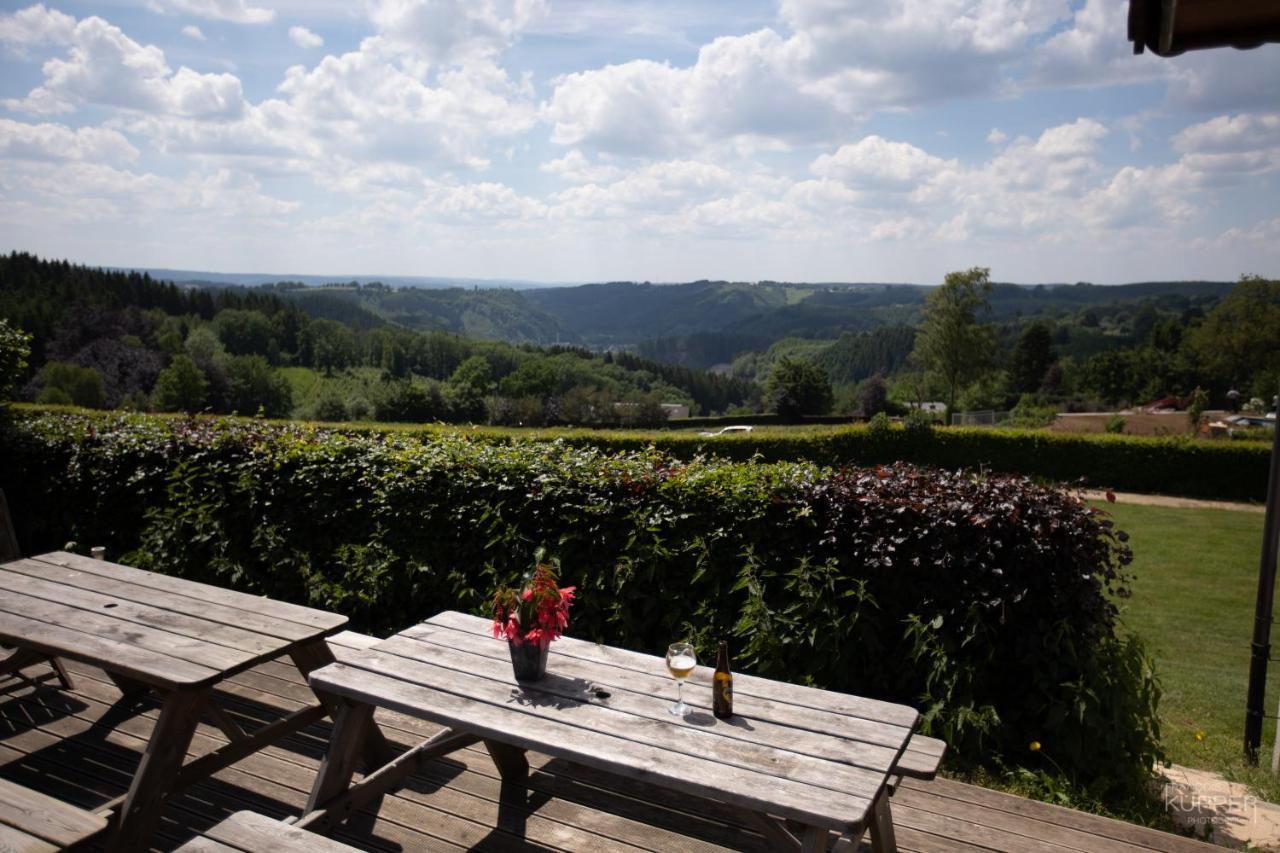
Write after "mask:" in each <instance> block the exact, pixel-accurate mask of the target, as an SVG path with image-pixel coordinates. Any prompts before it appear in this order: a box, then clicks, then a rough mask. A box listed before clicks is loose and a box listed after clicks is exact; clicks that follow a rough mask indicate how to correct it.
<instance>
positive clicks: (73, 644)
mask: <svg viewBox="0 0 1280 853" xmlns="http://www.w3.org/2000/svg"><path fill="white" fill-rule="evenodd" d="M9 602H10V599H9V597H8V596H6V597H5V598H4V599H0V608H4V607H6V606H8V605H9ZM0 641H3V642H8V643H13V644H19V643H20V644H21V645H23V646H25V647H27V648H32V649H35V650H36V651H39V652H44V653H45V654H50V655H59V656H61V657H66V658H73V659H76V660H83V661H87V662H89V663H102V664H105V665H107V666H110V667H111V668H112V669H113V670H114V671H116V672H119V673H122V674H124V675H128V676H130V677H133V678H138V679H141V680H143V681H146V682H148V683H149V684H154V685H157V686H159V687H164V688H174V687H181V686H191V685H199V684H209V683H211V682H213V681H216V680H217V679H218V678H219V677H220V675H221V673H220V672H219V671H218V670H216V669H212V668H210V667H207V666H201V665H199V664H195V663H191V662H190V661H186V660H182V659H180V658H175V657H171V656H169V655H167V654H163V653H161V652H158V651H152V650H150V649H146V648H142V647H141V646H138V645H135V644H133V643H129V642H126V641H123V640H120V639H115V638H113V637H107V636H98V635H97V634H96V633H86V632H84V631H77V630H74V629H72V628H67V627H63V626H61V625H54V624H51V623H49V622H42V621H39V620H37V619H31V618H28V617H26V616H20V615H18V614H16V613H12V612H9V611H8V610H4V609H0Z"/></svg>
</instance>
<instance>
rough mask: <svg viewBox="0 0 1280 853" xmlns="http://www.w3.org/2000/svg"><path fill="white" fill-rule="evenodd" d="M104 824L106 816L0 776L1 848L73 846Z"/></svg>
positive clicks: (24, 851)
mask: <svg viewBox="0 0 1280 853" xmlns="http://www.w3.org/2000/svg"><path fill="white" fill-rule="evenodd" d="M106 828H107V819H106V818H104V817H103V816H102V815H98V814H94V813H93V812H90V811H85V810H84V809H78V808H76V807H75V806H73V805H69V804H67V803H64V802H62V800H55V799H54V798H53V797H50V796H48V795H46V794H42V793H40V792H39V791H33V790H31V789H30V788H24V787H23V786H21V785H19V784H17V783H15V782H10V781H9V780H7V779H0V850H4V851H6V853H9V851H17V853H46V851H49V853H51V851H54V850H65V849H67V848H70V847H75V846H76V845H77V844H80V843H81V842H83V841H86V840H88V839H90V838H92V837H94V836H95V835H97V834H98V833H100V832H102V831H103V830H105V829H106Z"/></svg>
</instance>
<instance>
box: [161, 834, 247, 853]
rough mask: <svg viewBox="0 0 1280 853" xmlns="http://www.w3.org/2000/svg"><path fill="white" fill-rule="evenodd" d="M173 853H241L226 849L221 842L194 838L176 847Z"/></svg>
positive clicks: (237, 850)
mask: <svg viewBox="0 0 1280 853" xmlns="http://www.w3.org/2000/svg"><path fill="white" fill-rule="evenodd" d="M174 853H241V851H240V850H239V849H238V848H236V847H228V846H227V845H226V844H223V843H222V842H221V841H214V840H213V839H212V838H204V837H202V836H196V837H195V838H193V839H191V840H190V841H188V842H187V843H186V844H183V845H182V846H181V847H178V848H177V849H176V850H175V851H174Z"/></svg>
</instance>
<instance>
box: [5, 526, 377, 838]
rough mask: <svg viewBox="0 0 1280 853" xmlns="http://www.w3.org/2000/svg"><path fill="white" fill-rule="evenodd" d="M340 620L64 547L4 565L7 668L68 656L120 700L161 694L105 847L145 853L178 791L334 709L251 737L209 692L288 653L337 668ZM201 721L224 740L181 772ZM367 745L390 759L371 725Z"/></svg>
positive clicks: (309, 664) (311, 711)
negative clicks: (116, 690) (109, 683)
mask: <svg viewBox="0 0 1280 853" xmlns="http://www.w3.org/2000/svg"><path fill="white" fill-rule="evenodd" d="M346 623H347V619H346V617H345V616H339V615H336V614H333V613H325V612H324V611H321V610H313V609H311V608H308V607H301V606H298V605H296V604H288V603H285V602H281V601H273V600H271V599H269V598H263V597H260V596H254V595H248V594H245V593H241V592H234V591H232V590H229V589H223V588H220V587H215V586H210V585H207V584H202V583H196V582H194V581H189V580H183V579H181V578H175V577H171V576H168V575H161V574H156V573H154V572H147V571H142V570H140V569H135V568H130V567H128V566H121V565H117V564H115V563H109V562H106V561H105V560H95V559H90V558H87V557H81V556H78V555H76V554H70V553H66V552H63V551H56V552H53V553H50V554H42V555H39V556H36V557H31V558H28V559H22V560H13V561H11V562H7V563H3V564H0V643H3V644H5V645H10V646H15V647H16V648H17V651H16V652H15V653H14V657H15V658H16V660H11V661H10V662H9V663H8V664H7V665H8V666H9V668H12V666H13V665H15V664H16V665H25V663H24V661H26V660H28V659H35V660H39V659H40V656H41V655H54V656H58V657H66V658H73V659H76V660H81V661H85V662H87V663H90V664H93V665H95V666H98V667H101V668H102V669H103V670H105V671H106V672H107V673H108V675H110V676H111V678H112V680H113V681H115V682H116V684H117V685H118V686H119V687H120V689H121V690H122V691H123V692H124V693H125V694H126V699H129V698H136V697H138V696H141V695H143V694H145V693H147V692H149V691H156V692H157V693H159V694H160V695H161V696H162V697H163V705H162V708H161V711H160V716H159V719H158V721H157V722H156V726H155V729H154V730H153V732H152V734H151V738H150V740H149V742H148V744H147V747H146V750H145V752H144V753H143V756H142V760H141V762H140V763H139V765H138V769H137V773H136V774H135V776H134V778H133V783H132V785H131V786H130V788H129V791H128V793H127V794H125V795H124V796H123V797H120V798H118V799H117V800H114V801H112V802H110V803H107V804H105V805H104V806H103V807H102V809H101V810H100V811H101V812H104V813H106V812H112V813H113V814H112V817H114V818H115V820H116V824H115V827H114V831H113V833H112V835H111V837H110V840H109V843H108V849H109V850H112V851H123V850H128V851H133V850H141V849H146V847H147V842H148V841H149V839H150V838H151V835H152V833H153V832H154V830H155V827H156V824H157V822H158V821H159V819H160V811H161V809H162V808H163V806H164V803H165V801H166V799H167V798H168V797H169V795H170V794H172V793H173V792H174V791H175V790H177V789H179V788H182V787H185V786H186V785H189V784H191V783H192V782H196V781H199V780H201V779H204V778H206V777H208V776H209V775H210V774H212V773H215V772H217V771H218V770H220V769H222V768H223V767H226V766H227V765H229V764H232V763H233V762H235V761H238V760H240V759H241V758H243V757H245V756H246V755H249V754H250V753H253V752H256V751H257V750H259V749H262V748H263V747H264V746H267V745H268V744H270V743H273V742H275V741H277V740H279V739H280V738H282V737H284V736H285V735H287V734H289V733H290V732H293V731H296V730H298V729H300V728H302V727H303V726H306V725H308V724H310V723H312V722H314V721H316V720H319V719H321V718H322V717H324V716H325V714H326V713H329V712H330V707H329V706H326V705H325V704H324V702H323V701H320V702H317V703H316V704H315V705H311V706H308V707H305V708H303V709H301V710H299V711H296V712H294V713H292V714H289V715H288V716H286V717H284V718H282V719H279V720H276V721H274V722H272V723H269V724H267V725H265V726H263V727H261V728H259V729H257V730H255V731H253V732H252V733H246V732H245V731H244V730H243V729H242V728H241V727H240V725H239V724H238V723H237V722H236V721H235V720H234V719H233V718H232V717H230V716H229V715H228V714H227V713H226V712H225V711H223V710H222V709H221V708H220V706H219V705H218V704H217V702H216V700H215V698H214V697H213V696H212V695H211V693H212V689H213V688H214V687H215V686H216V685H217V684H218V683H219V682H220V681H222V680H223V679H225V678H227V677H228V676H231V675H234V674H236V673H238V672H242V671H244V670H246V669H249V668H251V667H253V666H256V665H258V664H260V663H263V662H265V661H268V660H271V659H273V658H277V657H280V656H281V655H285V654H287V655H289V656H290V657H291V658H292V660H293V662H294V664H295V665H296V666H297V667H298V670H299V671H300V672H301V673H302V675H303V676H304V677H305V676H306V675H307V674H308V673H310V672H311V671H312V670H314V669H316V668H318V667H321V666H324V665H325V664H328V663H330V662H332V661H333V659H334V658H333V654H332V652H330V650H329V647H328V645H327V644H326V643H325V637H327V636H329V635H330V634H334V633H336V632H338V631H340V630H342V628H343V627H344V626H345V625H346ZM122 701H123V700H122ZM329 701H330V703H331V705H332V710H333V711H334V712H336V710H337V709H336V704H333V703H332V700H329ZM202 715H204V716H206V717H207V718H209V719H210V720H211V721H212V722H213V723H215V724H216V725H217V726H218V727H219V728H221V729H222V730H223V732H224V733H225V734H226V735H227V738H228V740H229V741H230V742H229V743H227V744H225V745H224V746H222V747H219V748H217V749H215V750H213V751H212V752H209V753H206V754H205V755H202V756H200V757H199V758H196V759H194V760H192V761H190V762H188V763H187V764H185V765H184V764H183V759H184V758H185V756H186V754H187V748H188V746H189V745H190V743H191V737H192V735H193V734H194V732H195V729H196V724H197V723H198V722H199V720H200V718H201V716H202ZM363 747H364V749H365V754H366V756H367V757H369V758H371V760H376V761H378V762H381V761H384V760H385V758H386V753H387V748H386V745H385V742H384V741H382V739H381V735H380V733H379V732H378V731H377V729H376V728H373V729H370V730H369V739H368V740H367V741H366V743H365V744H363Z"/></svg>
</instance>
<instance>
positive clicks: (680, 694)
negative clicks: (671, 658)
mask: <svg viewBox="0 0 1280 853" xmlns="http://www.w3.org/2000/svg"><path fill="white" fill-rule="evenodd" d="M676 704H677V705H683V704H684V679H683V678H682V679H680V680H679V681H677V682H676Z"/></svg>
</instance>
